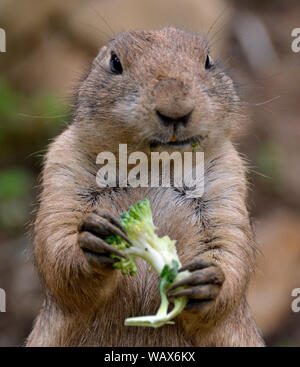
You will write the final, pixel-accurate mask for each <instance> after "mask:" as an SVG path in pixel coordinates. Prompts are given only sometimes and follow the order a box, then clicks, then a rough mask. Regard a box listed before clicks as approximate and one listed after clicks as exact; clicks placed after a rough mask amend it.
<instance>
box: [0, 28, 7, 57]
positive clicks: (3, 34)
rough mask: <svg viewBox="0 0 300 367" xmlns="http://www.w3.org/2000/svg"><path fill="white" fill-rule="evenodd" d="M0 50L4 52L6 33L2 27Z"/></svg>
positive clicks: (0, 29) (0, 30)
mask: <svg viewBox="0 0 300 367" xmlns="http://www.w3.org/2000/svg"><path fill="white" fill-rule="evenodd" d="M0 52H6V33H5V30H4V29H3V28H0Z"/></svg>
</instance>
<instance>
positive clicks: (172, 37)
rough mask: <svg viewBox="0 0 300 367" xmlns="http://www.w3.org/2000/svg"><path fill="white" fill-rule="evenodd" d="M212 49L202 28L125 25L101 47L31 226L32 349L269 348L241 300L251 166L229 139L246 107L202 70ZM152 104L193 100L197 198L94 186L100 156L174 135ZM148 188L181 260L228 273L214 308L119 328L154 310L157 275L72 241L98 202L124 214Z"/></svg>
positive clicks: (180, 105) (183, 104) (53, 157)
mask: <svg viewBox="0 0 300 367" xmlns="http://www.w3.org/2000/svg"><path fill="white" fill-rule="evenodd" d="M111 50H114V52H116V54H117V55H118V57H119V58H120V60H121V61H122V65H123V68H124V73H123V74H122V75H113V74H111V73H110V72H109V66H108V65H109V58H110V53H111ZM207 52H208V49H207V43H206V42H205V41H204V40H203V39H201V38H200V37H199V36H197V35H192V34H190V33H187V32H185V31H180V30H177V29H174V28H167V29H163V30H161V31H153V32H144V31H141V32H131V33H124V34H121V35H119V36H118V37H116V39H114V40H112V41H111V42H110V43H109V44H108V45H107V46H105V47H104V48H103V49H101V50H100V53H99V55H98V57H97V58H96V60H95V62H94V64H93V67H92V70H91V71H90V73H89V75H88V76H87V78H86V79H85V80H84V81H83V83H82V84H81V87H80V89H79V92H78V104H77V108H76V111H75V118H74V123H73V124H72V125H71V126H70V127H69V128H68V129H67V130H66V131H65V132H64V133H63V134H62V135H61V136H60V137H58V138H57V139H56V141H55V142H54V143H53V144H52V145H51V147H50V149H49V152H48V154H47V156H46V161H45V167H44V171H43V191H42V194H41V198H40V208H39V211H38V215H37V218H36V221H35V230H34V238H35V241H34V242H35V260H36V265H37V268H38V270H39V273H40V274H41V277H42V280H43V283H44V285H45V289H46V300H45V303H44V306H43V308H42V310H41V312H40V314H39V316H38V318H37V320H36V323H35V326H34V329H33V331H32V333H31V334H30V336H29V338H28V341H27V345H28V346H261V345H263V342H262V339H261V337H260V335H259V333H258V331H257V328H256V326H255V324H254V322H253V320H252V318H251V316H250V313H249V309H248V306H247V303H246V300H245V292H246V289H247V285H248V282H249V279H250V276H251V273H252V271H253V268H254V260H255V243H254V241H253V238H252V232H251V228H250V224H249V218H248V213H247V209H246V204H245V201H246V180H245V167H244V164H243V162H242V160H241V158H240V157H239V155H238V154H237V152H236V150H235V149H234V147H233V145H232V143H231V142H230V137H231V135H232V132H233V131H234V130H235V129H236V126H237V122H238V120H237V117H238V107H239V106H238V104H239V103H238V98H237V96H236V93H235V89H234V86H233V83H232V81H231V79H230V78H228V77H227V76H226V75H225V74H224V73H223V72H222V71H221V70H220V69H219V68H218V66H216V67H215V68H214V69H213V70H205V68H204V63H205V57H206V54H207ZM157 106H160V108H163V109H165V110H168V112H169V113H174V116H175V115H176V114H180V112H181V111H184V110H188V109H189V108H190V107H193V108H194V111H193V117H192V119H191V121H190V122H189V123H188V125H187V127H186V128H183V127H179V128H178V131H177V134H178V137H179V138H181V139H184V138H186V137H189V136H195V135H199V136H200V135H201V136H202V138H201V139H202V140H201V142H202V143H201V148H202V149H203V150H204V153H205V192H204V195H203V197H202V198H199V199H191V198H187V197H186V195H185V192H184V190H183V189H182V190H181V189H178V188H174V187H171V188H134V189H130V188H128V189H101V188H99V187H98V186H97V185H96V180H95V176H96V173H97V170H98V169H99V167H97V165H96V163H95V161H96V155H97V154H98V153H99V152H101V151H111V152H115V153H117V151H118V145H119V144H121V143H127V144H128V151H129V152H130V151H137V150H139V151H144V152H146V153H148V154H149V149H150V148H149V147H150V144H149V142H150V141H151V140H152V139H160V140H161V141H168V139H170V138H171V136H172V131H171V127H170V128H169V127H163V128H162V126H161V125H160V124H159V122H158V120H157V117H156V115H155V113H154V110H155V108H156V107H157ZM172 106H175V107H174V108H173V109H172ZM162 150H165V148H162ZM176 150H178V149H176ZM145 196H147V197H149V199H150V201H151V206H152V211H153V216H154V222H155V224H156V225H157V226H158V227H159V234H160V235H169V236H170V238H172V239H176V240H177V249H178V252H179V256H180V259H181V262H182V263H183V264H186V263H188V262H190V261H192V260H195V259H197V258H204V259H208V260H209V261H212V262H213V263H215V264H216V265H218V266H219V267H220V268H221V269H222V270H223V272H224V274H225V282H224V284H223V286H222V288H221V291H220V294H219V295H218V297H217V299H216V300H215V301H214V302H213V303H212V304H210V305H209V306H208V307H206V308H205V307H204V308H202V309H201V310H198V311H197V310H193V311H189V310H185V311H184V312H183V313H182V314H181V315H180V316H179V317H178V318H177V319H176V325H175V326H164V327H162V328H159V329H150V328H135V327H125V326H123V322H124V319H125V318H126V317H129V316H137V315H147V314H153V313H154V312H155V310H156V309H157V307H158V305H159V302H160V298H159V294H158V290H157V281H158V279H157V276H156V274H154V273H153V272H148V271H147V265H146V264H145V263H144V262H143V261H140V262H139V264H140V267H139V271H138V275H137V276H135V277H130V276H125V277H124V276H122V275H121V274H120V272H119V271H117V270H114V269H113V268H110V267H109V268H107V267H102V268H101V267H92V266H91V265H89V263H88V262H87V260H86V258H85V256H84V254H83V252H82V250H81V249H80V248H79V246H78V244H77V236H78V225H79V223H80V222H81V221H82V219H83V218H84V216H85V214H86V213H88V212H89V211H91V210H93V209H94V208H96V207H99V208H101V209H108V210H109V211H110V213H112V214H113V215H115V216H118V215H119V214H120V213H121V212H122V211H125V210H127V209H128V207H129V206H130V205H131V204H133V203H135V202H136V201H137V200H140V199H143V198H144V197H145Z"/></svg>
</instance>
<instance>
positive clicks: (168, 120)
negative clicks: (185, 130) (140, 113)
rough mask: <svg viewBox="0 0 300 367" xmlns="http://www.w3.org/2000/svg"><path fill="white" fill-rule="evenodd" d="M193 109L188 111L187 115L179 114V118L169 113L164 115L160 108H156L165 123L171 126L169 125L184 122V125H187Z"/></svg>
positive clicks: (160, 118)
mask: <svg viewBox="0 0 300 367" xmlns="http://www.w3.org/2000/svg"><path fill="white" fill-rule="evenodd" d="M192 112H193V110H191V111H190V112H188V113H187V114H186V115H183V116H179V117H177V118H173V117H170V116H167V115H164V114H163V113H161V112H160V111H159V110H156V114H157V116H158V118H159V120H160V121H161V122H162V123H163V124H164V125H165V126H169V125H174V126H175V125H178V124H182V125H186V124H187V123H188V122H189V119H190V117H191V115H192Z"/></svg>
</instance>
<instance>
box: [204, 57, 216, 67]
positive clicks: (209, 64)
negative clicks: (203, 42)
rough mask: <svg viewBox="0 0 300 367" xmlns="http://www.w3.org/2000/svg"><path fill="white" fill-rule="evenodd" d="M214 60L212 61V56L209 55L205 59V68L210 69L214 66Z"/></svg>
mask: <svg viewBox="0 0 300 367" xmlns="http://www.w3.org/2000/svg"><path fill="white" fill-rule="evenodd" d="M213 65H214V64H213V62H212V58H211V57H210V56H209V55H207V56H206V59H205V70H209V69H210V68H211V67H213Z"/></svg>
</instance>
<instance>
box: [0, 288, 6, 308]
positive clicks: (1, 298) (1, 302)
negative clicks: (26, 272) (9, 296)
mask: <svg viewBox="0 0 300 367" xmlns="http://www.w3.org/2000/svg"><path fill="white" fill-rule="evenodd" d="M0 312H6V293H5V290H4V289H2V288H0Z"/></svg>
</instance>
